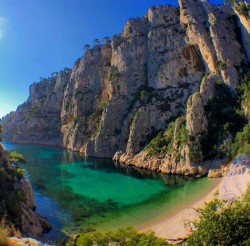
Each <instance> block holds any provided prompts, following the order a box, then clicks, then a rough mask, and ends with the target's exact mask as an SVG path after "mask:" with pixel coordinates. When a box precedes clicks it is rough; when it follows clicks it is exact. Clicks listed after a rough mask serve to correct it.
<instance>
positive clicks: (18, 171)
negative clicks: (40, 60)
mask: <svg viewBox="0 0 250 246" xmlns="http://www.w3.org/2000/svg"><path fill="white" fill-rule="evenodd" d="M16 172H17V175H19V176H20V177H23V176H24V175H25V174H26V173H27V172H26V170H25V169H24V168H21V167H17V168H16Z"/></svg>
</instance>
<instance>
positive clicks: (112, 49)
mask: <svg viewBox="0 0 250 246" xmlns="http://www.w3.org/2000/svg"><path fill="white" fill-rule="evenodd" d="M179 4H180V8H179V9H178V8H175V7H172V6H157V7H153V8H151V9H150V10H149V12H148V14H147V15H145V16H144V17H143V18H139V19H130V20H129V21H128V22H127V24H126V26H125V28H124V30H123V32H122V33H121V35H117V36H114V37H113V39H112V42H111V45H110V44H106V45H96V46H94V47H93V48H92V49H90V50H89V51H87V52H86V54H85V55H84V56H83V57H82V58H81V59H79V60H78V61H77V62H76V64H75V65H74V67H73V69H72V72H71V73H70V74H67V76H65V77H64V83H62V84H63V85H64V86H62V87H60V89H59V90H54V89H52V88H55V87H54V82H53V81H55V80H56V81H60V80H61V79H62V78H61V77H62V75H61V74H59V75H58V76H57V78H51V79H49V80H47V81H44V82H43V83H44V84H43V83H38V84H35V85H34V86H33V88H34V89H33V90H31V96H30V98H29V99H28V101H27V102H26V103H25V104H24V105H21V106H20V107H19V108H18V110H17V112H15V113H13V114H12V115H10V116H8V117H6V118H5V119H3V120H2V124H3V125H4V127H5V136H6V137H7V136H8V137H11V138H12V140H14V141H17V142H37V143H50V144H51V143H53V144H59V142H60V144H61V145H62V146H64V147H66V148H69V149H71V150H75V151H80V152H82V153H83V154H85V155H88V156H93V157H102V158H113V157H114V159H115V160H117V161H120V162H123V163H127V164H131V165H136V166H140V167H144V168H149V169H153V170H157V171H162V172H167V173H178V174H190V175H195V174H205V173H207V172H208V170H209V168H210V167H211V161H209V160H207V161H205V162H204V156H203V155H204V154H203V153H202V146H201V141H203V135H206V134H207V132H208V128H209V122H208V120H207V114H206V112H205V107H206V105H207V104H208V101H209V99H211V98H212V97H213V95H214V86H215V84H216V83H217V82H218V81H221V82H222V83H224V84H225V85H227V86H229V87H230V88H231V89H232V91H233V90H235V88H236V86H237V84H238V82H239V77H240V73H241V71H240V68H241V67H242V66H243V65H244V64H247V63H248V62H249V17H248V16H245V15H244V14H239V13H238V12H237V11H236V10H234V9H233V8H230V7H228V6H213V5H211V4H209V3H208V2H207V1H195V0H180V1H179ZM60 76H61V77H60ZM42 84H43V85H44V86H45V87H46V88H47V92H46V93H45V94H44V96H43V97H42V98H41V96H40V91H39V89H36V88H39V87H40V86H41V85H42ZM52 85H53V86H52ZM43 91H45V90H43ZM52 91H53V92H55V94H54V98H56V100H57V101H56V102H57V103H55V99H53V98H52V99H51V96H50V95H51V92H52ZM43 100H44V103H43ZM39 103H40V104H39ZM36 105H40V106H39V109H40V113H39V114H32V116H31V117H27V115H28V116H29V112H30V110H31V109H33V108H34V107H35V106H36ZM51 106H53V110H50V109H51ZM31 112H32V110H31ZM45 112H46V113H45ZM44 115H45V116H46V117H45V116H44ZM180 115H186V117H185V118H186V119H185V120H184V121H183V120H177V121H176V122H175V127H174V128H173V129H175V130H174V131H173V132H172V134H173V139H176V141H174V142H171V144H172V145H173V149H171V150H172V152H171V153H170V154H165V155H163V156H161V157H152V156H149V155H148V152H147V148H145V147H146V146H147V145H148V144H149V143H150V141H151V140H152V139H153V138H154V137H155V136H156V135H157V134H158V132H159V131H162V130H165V129H166V128H167V127H168V126H169V124H170V122H172V121H174V120H175V119H176V118H178V117H179V116H180ZM51 119H53V121H52V123H51V122H49V121H50V120H51ZM183 125H185V129H186V130H187V132H188V134H189V136H190V137H191V139H192V143H191V142H190V141H189V144H186V143H185V141H183V142H182V145H180V144H179V142H178V141H179V140H178V136H179V135H180V132H179V127H180V126H183ZM58 127H61V133H59V129H58ZM175 136H176V137H175ZM221 162H222V161H221V160H217V161H216V162H215V163H219V164H218V166H220V165H221ZM214 165H215V164H214ZM216 166H217V164H216Z"/></svg>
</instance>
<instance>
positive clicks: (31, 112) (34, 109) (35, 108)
mask: <svg viewBox="0 0 250 246" xmlns="http://www.w3.org/2000/svg"><path fill="white" fill-rule="evenodd" d="M40 113H41V109H40V107H39V106H32V108H31V109H30V110H29V112H28V114H27V115H26V116H25V121H28V120H29V119H31V118H33V117H35V116H37V115H38V114H40Z"/></svg>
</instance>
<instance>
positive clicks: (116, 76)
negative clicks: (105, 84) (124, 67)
mask: <svg viewBox="0 0 250 246" xmlns="http://www.w3.org/2000/svg"><path fill="white" fill-rule="evenodd" d="M120 76H121V73H120V72H119V70H118V68H114V67H113V68H112V69H111V71H110V80H118V79H119V77H120Z"/></svg>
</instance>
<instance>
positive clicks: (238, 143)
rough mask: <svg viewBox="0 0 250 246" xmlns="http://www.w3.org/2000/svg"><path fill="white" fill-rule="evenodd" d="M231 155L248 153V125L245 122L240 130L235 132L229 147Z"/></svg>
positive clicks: (249, 141)
mask: <svg viewBox="0 0 250 246" xmlns="http://www.w3.org/2000/svg"><path fill="white" fill-rule="evenodd" d="M231 154H232V156H236V155H239V154H246V155H250V125H249V124H247V125H246V126H245V127H244V128H243V130H242V131H240V132H238V133H237V134H236V137H235V139H234V142H233V144H232V147H231Z"/></svg>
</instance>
